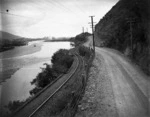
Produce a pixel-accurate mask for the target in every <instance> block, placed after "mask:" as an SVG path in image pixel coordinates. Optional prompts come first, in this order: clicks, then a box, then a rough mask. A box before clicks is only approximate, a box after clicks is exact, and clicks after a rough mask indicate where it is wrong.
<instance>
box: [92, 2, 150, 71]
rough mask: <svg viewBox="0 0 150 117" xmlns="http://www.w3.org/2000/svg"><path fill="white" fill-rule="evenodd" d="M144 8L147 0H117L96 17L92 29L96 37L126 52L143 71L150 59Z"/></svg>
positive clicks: (111, 46)
mask: <svg viewBox="0 0 150 117" xmlns="http://www.w3.org/2000/svg"><path fill="white" fill-rule="evenodd" d="M148 11H149V10H148V0H120V1H119V2H118V3H117V4H116V5H115V6H114V7H112V9H111V10H110V11H109V12H108V13H107V14H106V15H105V16H104V17H103V18H102V19H101V20H100V22H99V23H98V24H97V25H96V30H95V35H96V36H97V37H98V38H96V39H101V40H103V44H104V45H105V46H107V47H110V48H115V49H117V50H119V51H121V52H123V53H125V54H126V55H128V56H130V57H131V58H132V59H133V60H134V61H136V63H138V64H139V65H140V66H141V67H142V68H143V69H144V70H146V71H147V70H148V69H149V68H148V63H150V60H149V57H148V50H149V39H148V38H149V37H148V36H149V28H148V25H149V21H150V19H149V17H148V16H149V12H148ZM131 22H132V23H131ZM131 34H132V43H131ZM96 44H97V43H96ZM131 45H132V46H131ZM147 72H148V71H147Z"/></svg>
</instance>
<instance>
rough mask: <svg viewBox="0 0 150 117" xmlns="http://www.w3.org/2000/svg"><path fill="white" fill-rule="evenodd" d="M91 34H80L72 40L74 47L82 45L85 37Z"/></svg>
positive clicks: (85, 39)
mask: <svg viewBox="0 0 150 117" xmlns="http://www.w3.org/2000/svg"><path fill="white" fill-rule="evenodd" d="M90 35H91V34H90V33H87V32H86V33H81V34H79V35H77V36H76V37H75V38H74V44H75V46H79V45H81V44H83V43H84V42H86V41H87V38H86V37H87V36H90Z"/></svg>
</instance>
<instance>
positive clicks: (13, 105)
mask: <svg viewBox="0 0 150 117" xmlns="http://www.w3.org/2000/svg"><path fill="white" fill-rule="evenodd" d="M23 103H24V101H19V100H17V101H10V102H9V104H8V106H6V108H8V109H9V110H10V111H11V112H14V111H15V110H16V109H17V108H18V107H20V106H21V105H22V104H23Z"/></svg>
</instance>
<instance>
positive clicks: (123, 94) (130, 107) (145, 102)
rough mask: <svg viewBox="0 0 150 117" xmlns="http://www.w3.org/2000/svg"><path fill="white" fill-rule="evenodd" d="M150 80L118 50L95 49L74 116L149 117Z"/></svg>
mask: <svg viewBox="0 0 150 117" xmlns="http://www.w3.org/2000/svg"><path fill="white" fill-rule="evenodd" d="M148 85H149V78H148V77H147V76H146V75H145V74H144V73H143V72H142V71H141V70H140V69H139V68H138V67H137V66H136V65H133V64H132V63H131V61H130V60H128V59H127V58H126V57H125V56H124V55H122V54H121V53H119V52H118V51H115V50H112V49H107V48H98V47H96V57H95V60H94V62H93V67H92V68H91V72H90V77H89V80H88V84H87V87H86V91H85V95H84V97H83V100H82V101H81V104H80V105H79V109H78V112H77V114H76V117H149V112H150V110H149V104H150V102H149V100H150V99H149V97H148V94H149V90H148Z"/></svg>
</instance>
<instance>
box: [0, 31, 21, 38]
mask: <svg viewBox="0 0 150 117" xmlns="http://www.w3.org/2000/svg"><path fill="white" fill-rule="evenodd" d="M19 38H22V37H20V36H17V35H14V34H10V33H8V32H4V31H0V39H19Z"/></svg>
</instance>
